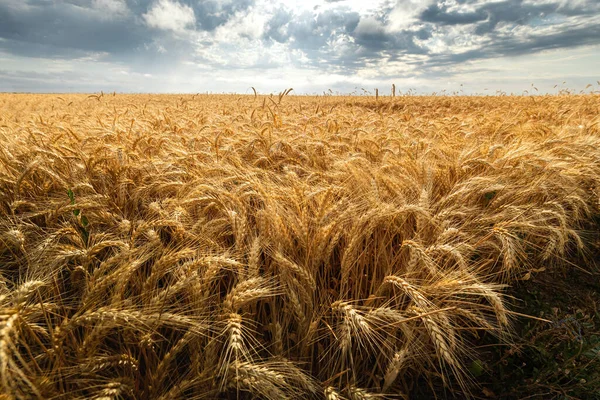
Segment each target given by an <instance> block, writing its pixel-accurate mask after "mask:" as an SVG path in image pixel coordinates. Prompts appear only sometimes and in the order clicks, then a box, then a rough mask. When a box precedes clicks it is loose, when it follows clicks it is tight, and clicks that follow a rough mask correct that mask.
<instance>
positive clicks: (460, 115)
mask: <svg viewBox="0 0 600 400" xmlns="http://www.w3.org/2000/svg"><path fill="white" fill-rule="evenodd" d="M260 97H261V96H259V95H258V94H257V93H256V92H255V93H254V95H253V96H233V95H228V96H225V95H223V96H199V95H194V96H191V95H184V96H174V95H173V96H166V95H164V96H156V95H113V96H108V95H106V96H104V95H102V96H85V95H63V96H61V97H57V96H55V95H8V94H3V95H0V143H1V144H0V392H2V393H5V394H6V395H5V396H7V398H23V399H25V398H27V399H28V398H96V399H116V398H149V399H150V398H152V399H154V398H156V399H176V398H217V397H225V398H267V399H280V398H317V399H319V398H320V399H342V398H348V399H370V398H381V397H386V396H389V397H391V398H399V397H400V398H406V397H408V396H409V394H410V390H411V388H413V387H414V384H415V382H417V380H420V381H421V382H423V380H422V379H424V380H425V381H427V382H428V383H429V386H431V387H432V388H434V389H440V388H441V387H442V386H443V385H445V386H446V387H448V388H452V389H453V390H456V388H457V387H459V388H460V391H457V392H456V393H459V395H461V396H464V395H468V394H469V390H471V388H472V385H473V384H474V383H473V379H471V378H470V376H469V372H468V368H467V366H468V365H469V363H470V361H471V359H473V358H474V357H476V351H477V349H476V348H473V346H472V345H471V342H470V341H472V340H473V338H474V337H475V335H477V334H478V332H482V331H483V332H488V333H490V334H492V335H496V336H497V337H498V338H500V339H501V340H510V326H511V318H510V316H511V312H510V304H509V303H507V301H506V299H507V296H505V289H506V287H507V286H508V285H511V284H514V283H515V282H517V281H518V280H519V279H523V277H525V276H527V274H531V273H537V271H542V270H543V269H544V268H546V269H549V268H554V269H556V268H572V267H579V268H581V267H580V266H577V265H575V266H574V261H573V257H574V256H576V257H577V260H585V257H586V256H587V254H588V250H589V243H588V242H587V237H588V236H587V235H586V230H589V229H597V227H596V226H592V224H591V217H592V216H594V215H597V214H598V212H599V207H600V117H599V116H598V115H599V113H600V97H599V96H597V95H586V96H554V97H553V96H545V97H536V98H533V97H462V98H461V97H459V98H450V97H427V96H424V97H402V96H398V97H393V98H388V99H385V98H380V99H378V100H377V101H374V99H369V98H359V97H302V96H298V97H291V96H285V95H280V96H279V98H278V99H276V100H278V101H275V100H274V99H272V98H269V97H263V99H260ZM583 267H584V266H583ZM540 273H541V272H540Z"/></svg>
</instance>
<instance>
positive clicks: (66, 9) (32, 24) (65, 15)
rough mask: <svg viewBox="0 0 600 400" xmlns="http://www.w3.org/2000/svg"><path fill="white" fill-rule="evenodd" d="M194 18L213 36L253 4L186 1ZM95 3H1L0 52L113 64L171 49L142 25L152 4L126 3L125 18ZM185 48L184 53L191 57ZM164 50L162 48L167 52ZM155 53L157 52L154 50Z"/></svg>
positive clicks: (246, 0) (245, 0)
mask: <svg viewBox="0 0 600 400" xmlns="http://www.w3.org/2000/svg"><path fill="white" fill-rule="evenodd" d="M179 3H180V4H185V5H188V6H190V7H191V8H192V9H193V10H194V14H195V17H196V23H197V24H196V29H198V30H204V31H213V30H214V29H216V28H217V27H218V26H221V25H223V24H224V23H226V22H227V21H228V20H229V19H230V18H231V17H232V16H233V15H234V14H235V13H236V12H243V11H244V10H246V9H247V8H248V7H249V6H251V5H252V4H253V1H252V0H241V1H236V2H232V3H229V4H223V2H220V1H217V0H205V1H202V0H199V1H194V0H187V1H179ZM93 4H94V2H93V1H92V0H68V1H62V2H61V1H56V2H51V1H45V0H30V1H28V2H25V1H22V2H19V0H9V1H8V2H0V38H1V39H4V40H2V41H0V49H1V50H3V51H5V52H8V53H10V54H15V55H19V56H25V57H43V58H79V57H83V56H85V55H87V54H90V53H106V54H107V57H108V58H109V59H113V60H127V59H131V57H133V56H134V55H135V54H136V53H139V54H140V55H142V56H144V55H145V54H146V53H151V54H156V51H148V50H149V49H150V48H151V47H152V44H153V43H154V44H156V42H167V43H169V44H170V46H169V49H170V50H175V51H176V50H178V49H180V48H181V47H182V44H181V43H179V44H175V43H173V40H172V38H170V37H169V34H168V32H161V31H160V30H157V29H151V28H149V27H148V26H147V25H146V24H145V23H144V20H143V15H144V13H147V12H148V10H149V9H151V7H152V6H153V4H154V1H151V0H128V1H127V2H126V3H125V4H126V6H127V8H126V12H125V13H116V14H110V10H104V9H101V8H98V7H97V8H93V7H92V6H93ZM190 46H191V45H190V43H186V44H185V45H184V46H183V47H185V49H181V50H182V52H188V53H189V52H190V50H191V49H190ZM163 47H164V46H163ZM155 50H156V49H155Z"/></svg>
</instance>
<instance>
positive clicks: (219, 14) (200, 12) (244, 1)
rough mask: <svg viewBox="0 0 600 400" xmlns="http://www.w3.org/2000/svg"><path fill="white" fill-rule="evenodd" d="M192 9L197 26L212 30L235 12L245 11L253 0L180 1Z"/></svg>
mask: <svg viewBox="0 0 600 400" xmlns="http://www.w3.org/2000/svg"><path fill="white" fill-rule="evenodd" d="M180 3H182V4H187V5H189V6H190V7H192V9H193V10H194V14H195V15H196V21H197V28H198V29H201V30H205V31H213V30H215V29H216V28H217V27H219V26H221V25H223V24H225V23H226V22H227V21H229V20H230V19H231V17H232V16H233V15H234V14H235V13H237V12H244V11H246V10H247V9H248V8H249V7H250V6H251V5H252V4H254V1H253V0H238V1H234V2H230V3H227V2H223V1H219V0H200V1H190V0H188V1H181V2H180Z"/></svg>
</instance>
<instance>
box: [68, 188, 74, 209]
mask: <svg viewBox="0 0 600 400" xmlns="http://www.w3.org/2000/svg"><path fill="white" fill-rule="evenodd" d="M67 194H68V195H69V199H71V204H72V205H73V204H75V194H74V193H73V191H72V190H71V189H69V191H68V192H67Z"/></svg>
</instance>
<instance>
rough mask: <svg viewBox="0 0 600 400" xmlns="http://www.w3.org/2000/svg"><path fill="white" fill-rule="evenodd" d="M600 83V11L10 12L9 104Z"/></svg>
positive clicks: (485, 0)
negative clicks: (95, 97) (30, 98)
mask: <svg viewBox="0 0 600 400" xmlns="http://www.w3.org/2000/svg"><path fill="white" fill-rule="evenodd" d="M598 80H600V0H502V1H497V0H443V1H436V0H395V1H392V0H365V1H362V0H325V1H316V0H305V1H303V0H289V1H274V0H222V1H217V0H0V91H11V92H99V91H101V90H102V91H105V92H112V91H117V92H136V93H137V92H151V93H205V92H211V93H253V92H252V87H254V88H255V89H256V90H257V91H258V92H259V93H279V92H280V91H282V90H284V89H286V88H294V92H295V93H296V94H304V93H306V94H313V93H316V94H322V93H323V92H325V93H344V94H347V93H355V94H364V93H372V92H374V89H375V88H378V89H379V91H380V94H386V93H387V94H389V92H390V88H391V85H392V84H395V85H396V90H397V92H398V93H407V92H411V93H434V92H435V93H448V94H451V93H465V94H472V93H482V94H486V93H487V94H495V93H500V92H506V93H519V94H520V93H524V91H525V90H527V91H528V93H529V92H530V93H556V92H558V91H560V90H563V89H567V88H568V89H571V90H575V91H580V90H586V91H587V92H589V91H594V90H596V91H597V90H600V82H598ZM588 84H592V85H593V86H592V87H588V88H587V89H585V88H586V86H588Z"/></svg>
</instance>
